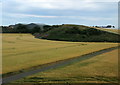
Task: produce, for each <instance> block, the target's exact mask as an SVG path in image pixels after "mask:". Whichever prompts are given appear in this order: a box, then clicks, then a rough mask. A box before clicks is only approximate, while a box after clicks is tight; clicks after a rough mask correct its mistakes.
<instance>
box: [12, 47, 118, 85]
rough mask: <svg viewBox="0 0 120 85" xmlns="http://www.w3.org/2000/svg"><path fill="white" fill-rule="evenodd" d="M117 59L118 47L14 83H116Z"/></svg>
mask: <svg viewBox="0 0 120 85" xmlns="http://www.w3.org/2000/svg"><path fill="white" fill-rule="evenodd" d="M117 61H118V49H117V50H113V51H110V52H108V53H104V54H101V55H98V56H95V57H93V58H91V59H87V60H84V61H82V62H77V63H73V64H72V65H67V66H63V67H59V68H56V69H52V70H48V71H45V72H41V73H37V74H35V75H32V76H29V77H26V78H24V79H21V80H18V81H16V83H18V82H22V83H35V82H37V83H117V82H118V62H117ZM14 83H15V82H14Z"/></svg>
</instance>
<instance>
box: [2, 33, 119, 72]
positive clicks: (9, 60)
mask: <svg viewBox="0 0 120 85" xmlns="http://www.w3.org/2000/svg"><path fill="white" fill-rule="evenodd" d="M2 38H3V39H2V56H3V57H2V61H3V64H2V74H6V73H10V72H15V71H20V70H25V69H28V68H31V67H34V66H38V65H42V64H46V63H50V62H55V61H58V60H64V59H68V58H72V57H76V56H80V55H83V54H87V53H91V52H94V51H98V50H102V49H105V48H110V47H114V46H117V45H118V44H117V43H106V42H101V43H99V42H98V43H96V42H64V41H51V40H42V39H36V38H34V36H32V35H31V34H2Z"/></svg>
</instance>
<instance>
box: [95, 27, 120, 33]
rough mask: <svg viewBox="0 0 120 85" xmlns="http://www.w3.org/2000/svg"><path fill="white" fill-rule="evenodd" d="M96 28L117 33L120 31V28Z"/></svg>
mask: <svg viewBox="0 0 120 85" xmlns="http://www.w3.org/2000/svg"><path fill="white" fill-rule="evenodd" d="M96 29H99V30H103V31H107V32H112V33H117V34H119V33H120V29H109V28H96Z"/></svg>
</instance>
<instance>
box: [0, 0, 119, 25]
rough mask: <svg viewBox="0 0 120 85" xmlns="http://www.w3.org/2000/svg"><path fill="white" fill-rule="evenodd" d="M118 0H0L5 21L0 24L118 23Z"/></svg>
mask: <svg viewBox="0 0 120 85" xmlns="http://www.w3.org/2000/svg"><path fill="white" fill-rule="evenodd" d="M113 1H114V2H113ZM118 1H119V0H103V1H102V0H101V1H100V0H3V1H2V2H0V9H1V5H2V22H1V21H0V24H1V25H10V24H16V23H32V22H34V23H44V24H82V25H108V24H111V25H115V26H117V18H118V17H117V16H118ZM1 3H2V4H1ZM0 16H1V14H0ZM0 18H1V17H0ZM0 20H1V19H0Z"/></svg>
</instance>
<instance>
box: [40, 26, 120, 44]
mask: <svg viewBox="0 0 120 85" xmlns="http://www.w3.org/2000/svg"><path fill="white" fill-rule="evenodd" d="M118 37H120V35H119V34H115V33H112V32H108V31H104V30H100V29H95V28H91V27H87V26H83V25H59V26H57V27H56V28H54V29H51V30H49V31H47V32H45V33H43V34H42V35H41V36H40V37H39V38H42V39H48V40H60V41H73V42H120V40H119V39H118Z"/></svg>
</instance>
